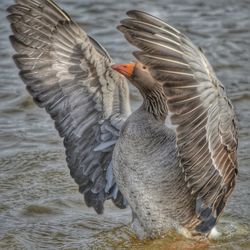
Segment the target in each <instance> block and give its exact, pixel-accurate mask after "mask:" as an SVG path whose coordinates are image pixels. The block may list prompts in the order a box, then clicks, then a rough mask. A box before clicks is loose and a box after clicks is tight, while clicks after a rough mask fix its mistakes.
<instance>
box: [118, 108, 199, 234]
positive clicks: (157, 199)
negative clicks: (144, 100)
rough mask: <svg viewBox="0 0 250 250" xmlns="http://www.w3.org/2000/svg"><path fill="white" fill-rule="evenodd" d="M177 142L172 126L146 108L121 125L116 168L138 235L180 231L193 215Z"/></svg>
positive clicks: (193, 203) (119, 183) (136, 112)
mask: <svg viewBox="0 0 250 250" xmlns="http://www.w3.org/2000/svg"><path fill="white" fill-rule="evenodd" d="M142 120H143V121H145V122H144V123H141V122H140V121H142ZM175 145H176V140H175V134H174V132H173V131H172V130H171V129H169V128H167V127H166V126H165V124H164V123H162V122H159V121H156V120H155V117H154V116H152V115H151V114H149V113H148V112H146V111H144V110H143V109H142V108H140V109H138V110H137V111H135V112H134V113H133V114H132V115H131V116H130V117H129V118H128V120H127V121H126V122H125V124H124V125H123V127H122V129H121V133H120V137H119V139H118V141H117V143H116V146H115V149H114V153H113V169H114V174H115V178H116V181H117V183H118V185H119V188H120V190H121V192H122V193H123V195H124V196H125V197H126V199H127V201H128V203H129V205H130V207H131V208H132V211H133V220H134V221H133V224H132V225H133V227H134V229H135V231H136V232H137V234H138V235H139V237H144V236H150V237H156V236H159V235H161V234H164V233H165V232H167V231H168V230H171V229H172V230H173V229H176V230H177V231H182V225H185V224H188V223H190V221H191V220H192V219H193V216H194V214H193V212H194V209H195V200H194V199H193V197H192V196H191V195H190V193H189V190H188V189H187V188H185V187H184V186H183V183H185V181H184V176H183V174H182V170H181V168H180V167H179V165H180V159H179V157H178V152H177V149H176V147H175ZM163 163H164V164H163ZM166 173H167V174H166ZM173 184H174V185H173ZM138 222H139V223H138Z"/></svg>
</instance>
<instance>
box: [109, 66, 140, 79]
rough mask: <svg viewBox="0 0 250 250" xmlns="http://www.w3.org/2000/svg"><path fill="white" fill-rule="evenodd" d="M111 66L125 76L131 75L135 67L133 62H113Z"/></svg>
mask: <svg viewBox="0 0 250 250" xmlns="http://www.w3.org/2000/svg"><path fill="white" fill-rule="evenodd" d="M111 68H112V69H114V70H116V71H118V72H119V73H121V74H122V75H124V76H126V77H131V76H132V74H133V72H134V69H135V63H128V64H114V65H112V66H111Z"/></svg>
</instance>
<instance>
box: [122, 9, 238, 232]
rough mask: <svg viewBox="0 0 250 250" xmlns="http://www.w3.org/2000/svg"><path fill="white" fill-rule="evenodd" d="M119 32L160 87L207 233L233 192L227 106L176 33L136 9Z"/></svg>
mask: <svg viewBox="0 0 250 250" xmlns="http://www.w3.org/2000/svg"><path fill="white" fill-rule="evenodd" d="M128 16H129V17H130V18H127V19H125V20H123V21H122V22H121V25H120V26H119V27H118V29H119V30H120V31H121V32H123V34H124V36H125V38H126V39H127V40H128V41H129V42H130V43H131V44H133V45H135V46H136V47H137V48H139V49H140V51H136V52H134V55H135V57H136V58H137V59H138V60H139V61H140V62H141V63H143V64H145V65H147V66H148V67H149V70H150V73H151V75H152V77H153V78H154V79H156V80H157V81H158V82H159V83H160V84H162V85H163V88H164V91H165V94H166V96H167V105H168V110H169V111H170V112H171V113H170V119H171V122H172V124H174V125H175V126H174V128H175V132H176V139H177V148H178V152H179V155H180V157H181V166H182V168H183V173H184V175H185V180H186V183H187V186H188V187H189V188H190V191H191V193H192V194H193V195H194V196H195V197H196V214H197V218H198V222H197V223H196V230H197V231H200V232H209V231H210V230H211V229H212V227H213V226H214V225H215V223H216V220H217V218H218V217H219V216H220V214H221V212H222V210H223V208H224V206H225V203H226V201H227V199H228V197H229V195H230V194H231V192H232V190H233V189H234V185H235V176H236V174H237V130H236V125H235V123H236V122H235V114H234V109H233V107H232V104H231V103H230V101H229V99H228V98H227V96H226V93H225V91H224V87H223V86H222V84H221V83H220V82H219V80H218V79H217V78H216V76H215V73H214V71H213V69H212V67H211V65H210V64H209V62H208V61H207V59H206V58H205V56H204V54H203V53H202V52H201V51H200V50H199V49H198V48H197V47H196V46H195V45H194V44H193V43H192V42H191V41H190V40H189V38H187V37H186V36H185V35H183V34H182V33H181V32H179V31H178V30H176V29H175V28H173V27H171V26H170V25H168V24H167V23H165V22H163V21H162V20H160V19H158V18H156V17H153V16H151V15H149V14H147V13H144V12H141V11H129V12H128Z"/></svg>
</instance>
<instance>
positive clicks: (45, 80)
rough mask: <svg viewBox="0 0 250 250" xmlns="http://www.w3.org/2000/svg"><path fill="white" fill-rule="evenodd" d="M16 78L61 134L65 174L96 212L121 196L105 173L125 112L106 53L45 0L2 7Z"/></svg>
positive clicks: (124, 91) (124, 93)
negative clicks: (14, 51)
mask: <svg viewBox="0 0 250 250" xmlns="http://www.w3.org/2000/svg"><path fill="white" fill-rule="evenodd" d="M8 12H9V13H10V15H9V16H8V20H9V21H10V23H11V28H12V31H13V35H12V36H10V40H11V43H12V45H13V47H14V49H15V50H16V52H17V54H16V55H14V60H15V62H16V65H17V66H18V68H19V69H20V76H21V78H22V79H23V81H24V82H25V84H26V86H27V90H28V91H29V93H30V94H31V95H32V96H33V98H34V100H35V102H36V103H37V104H38V105H39V106H40V107H43V108H45V109H46V111H47V112H48V113H49V114H50V116H51V117H52V119H53V120H54V121H55V126H56V129H57V130H58V132H59V134H60V136H61V137H63V138H64V146H65V148H66V155H67V163H68V166H69V169H70V173H71V176H72V177H73V178H74V179H75V181H76V183H77V184H78V185H79V190H80V192H81V193H83V194H84V197H85V202H86V204H87V205H88V206H92V207H94V208H95V210H96V211H97V212H98V213H102V211H103V202H104V201H105V200H106V199H109V198H112V199H113V201H114V202H115V204H117V205H118V206H119V207H124V205H125V201H124V200H123V197H122V195H121V193H120V192H119V190H118V189H117V186H116V183H115V180H114V177H113V173H112V165H111V159H112V151H113V147H114V145H115V142H116V140H117V138H118V136H119V130H120V127H121V125H122V124H123V122H124V120H125V119H126V117H127V116H128V115H129V113H130V104H129V97H128V86H127V83H126V81H125V79H124V78H123V77H121V76H120V75H119V74H118V73H116V72H115V71H113V70H112V69H111V68H110V64H111V59H110V57H109V56H108V54H107V52H106V51H105V50H104V49H103V48H102V47H101V45H99V44H98V43H97V42H96V41H95V40H93V38H90V37H88V36H87V34H86V33H85V32H84V31H83V30H81V29H80V28H79V26H78V25H77V24H76V23H75V22H74V21H73V20H72V19H71V18H70V17H69V16H68V15H67V14H66V13H65V12H64V11H63V10H61V9H60V8H59V7H58V6H57V5H56V4H55V3H54V2H53V1H51V0H33V1H31V0H17V1H16V4H15V5H12V6H10V7H9V8H8Z"/></svg>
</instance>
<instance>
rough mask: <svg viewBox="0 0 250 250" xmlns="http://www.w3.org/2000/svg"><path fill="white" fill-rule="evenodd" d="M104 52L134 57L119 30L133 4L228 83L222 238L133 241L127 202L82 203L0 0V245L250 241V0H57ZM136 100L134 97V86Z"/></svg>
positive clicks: (240, 244) (227, 244)
mask: <svg viewBox="0 0 250 250" xmlns="http://www.w3.org/2000/svg"><path fill="white" fill-rule="evenodd" d="M58 2H59V4H60V6H62V7H63V8H64V9H65V10H67V12H68V13H69V14H70V15H71V16H72V17H74V18H75V20H77V21H78V23H79V24H80V25H81V26H82V27H83V28H84V29H85V30H86V31H88V32H89V33H90V34H92V35H93V36H94V37H95V38H96V39H97V40H98V41H99V42H101V43H102V44H103V45H104V47H105V48H106V49H107V50H108V51H109V53H110V54H111V56H112V57H113V58H114V60H115V61H116V62H128V61H130V60H131V59H132V55H131V52H132V51H133V48H132V46H129V45H128V43H127V42H126V41H125V39H124V38H123V37H122V35H121V34H120V33H119V32H118V31H117V30H116V28H115V27H116V26H117V25H118V23H119V20H120V19H122V18H124V17H125V12H126V11H127V10H130V9H140V10H145V11H148V12H150V13H152V14H154V15H157V16H158V17H160V18H162V19H164V20H168V22H169V23H170V24H172V25H174V26H175V27H177V28H179V29H180V30H181V31H183V32H185V33H186V34H187V35H188V36H189V37H190V38H191V39H192V40H193V41H194V42H195V43H196V44H197V45H198V46H200V47H202V48H203V50H204V51H205V54H206V55H207V56H208V58H209V60H210V62H211V64H212V65H213V66H214V67H215V70H216V73H217V75H218V77H219V78H220V79H221V81H222V82H223V84H224V85H225V86H226V89H227V91H228V95H229V96H230V98H231V99H232V101H233V104H234V105H235V108H236V112H237V116H238V120H239V124H238V126H239V137H240V143H239V154H238V158H239V176H238V180H237V186H236V190H235V192H234V194H233V196H232V197H231V199H230V202H229V204H228V206H227V207H226V209H225V213H224V215H223V217H222V218H221V220H220V223H219V225H218V226H219V229H220V231H221V232H222V233H223V236H222V238H221V239H220V240H219V241H216V242H211V243H209V244H208V243H206V242H203V243H199V244H198V245H197V244H196V243H193V242H192V241H188V240H185V239H183V238H181V237H180V236H177V235H176V234H170V235H169V236H168V237H166V238H165V239H161V240H155V241H143V242H140V241H138V240H136V238H135V236H134V234H133V232H132V231H131V229H130V226H129V223H130V220H131V217H130V211H129V209H126V210H119V209H118V208H115V207H114V206H113V205H112V203H109V202H108V203H107V204H106V208H105V214H104V215H102V216H97V215H96V214H95V213H94V211H93V210H92V209H89V208H87V207H86V206H85V204H84V202H83V199H82V195H81V194H79V193H78V188H77V185H76V184H75V183H74V181H73V179H72V178H71V177H70V174H69V171H68V168H67V166H66V163H65V155H64V148H63V145H62V140H61V139H60V138H59V136H58V135H57V132H56V131H55V129H54V125H53V122H52V121H51V120H50V118H49V117H48V115H47V114H46V113H45V111H44V110H42V109H39V108H37V107H36V106H35V104H34V103H33V102H32V99H31V98H30V97H29V95H28V94H27V92H26V91H25V87H24V84H23V83H22V81H21V80H20V78H19V77H18V72H17V69H16V67H15V66H14V63H13V61H12V59H11V56H12V54H13V50H12V48H11V47H10V43H9V41H8V35H9V34H10V30H9V25H8V23H7V21H6V19H5V16H6V13H5V9H6V8H7V6H8V5H9V4H10V1H7V0H2V1H1V3H0V69H1V70H0V249H250V219H249V218H250V168H249V165H250V151H249V146H250V129H249V127H250V74H249V70H250V32H249V27H250V18H249V16H250V2H249V1H246V0H238V1H233V0H221V1H203V0H193V1H192V0H185V1H181V0H167V1H166V0H159V1H150V0H148V1H142V0H130V1H121V0H105V1H103V0H102V1H100V0H99V1H93V0H84V1H67V0H61V1H58ZM131 90H132V91H131V100H132V105H133V107H136V106H138V104H139V103H140V100H141V98H140V96H139V94H138V92H137V91H135V89H134V88H132V87H131Z"/></svg>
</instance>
